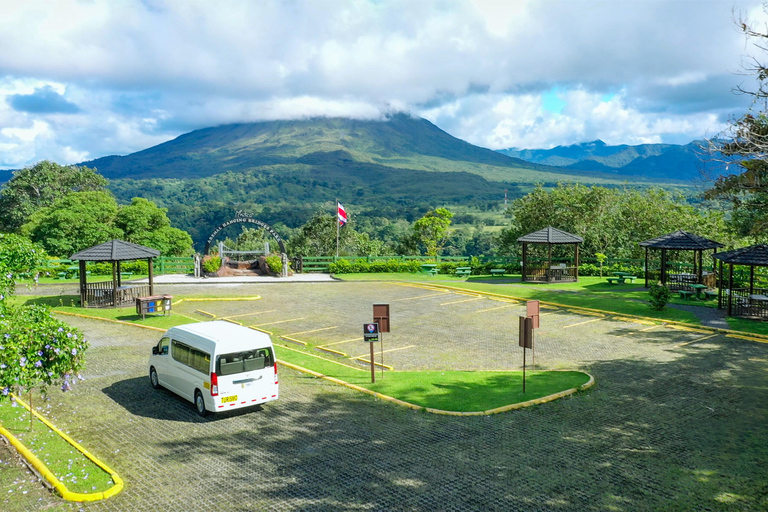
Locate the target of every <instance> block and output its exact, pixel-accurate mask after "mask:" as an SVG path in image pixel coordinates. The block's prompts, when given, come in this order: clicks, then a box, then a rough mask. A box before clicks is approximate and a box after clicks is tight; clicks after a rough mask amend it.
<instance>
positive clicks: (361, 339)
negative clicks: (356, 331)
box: [318, 338, 363, 348]
mask: <svg viewBox="0 0 768 512" xmlns="http://www.w3.org/2000/svg"><path fill="white" fill-rule="evenodd" d="M352 341H363V338H352V339H351V340H341V341H334V342H333V343H323V344H322V345H320V346H322V347H330V346H331V345H341V344H342V343H349V342H352ZM320 346H318V348H319V347H320Z"/></svg>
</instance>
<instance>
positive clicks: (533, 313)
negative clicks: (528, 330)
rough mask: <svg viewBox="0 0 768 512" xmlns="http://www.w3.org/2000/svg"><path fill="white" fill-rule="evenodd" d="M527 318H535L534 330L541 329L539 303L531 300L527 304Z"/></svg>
mask: <svg viewBox="0 0 768 512" xmlns="http://www.w3.org/2000/svg"><path fill="white" fill-rule="evenodd" d="M525 309H526V314H525V316H527V317H530V318H533V328H534V329H538V328H539V301H537V300H529V301H528V302H526V303H525Z"/></svg>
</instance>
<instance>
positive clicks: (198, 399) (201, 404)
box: [195, 390, 208, 416]
mask: <svg viewBox="0 0 768 512" xmlns="http://www.w3.org/2000/svg"><path fill="white" fill-rule="evenodd" d="M195 409H197V414H199V415H200V416H205V415H207V414H208V411H206V410H205V400H203V394H202V393H201V392H200V391H199V390H198V391H195Z"/></svg>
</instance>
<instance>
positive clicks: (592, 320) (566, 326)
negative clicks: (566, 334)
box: [539, 315, 604, 329]
mask: <svg viewBox="0 0 768 512" xmlns="http://www.w3.org/2000/svg"><path fill="white" fill-rule="evenodd" d="M539 316H541V315H539ZM600 320H604V318H592V319H590V320H584V321H583V322H577V323H575V324H570V325H564V326H563V327H562V328H563V329H567V328H569V327H576V326H577V325H584V324H590V323H592V322H599V321H600Z"/></svg>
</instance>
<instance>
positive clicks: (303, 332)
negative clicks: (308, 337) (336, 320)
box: [286, 325, 338, 336]
mask: <svg viewBox="0 0 768 512" xmlns="http://www.w3.org/2000/svg"><path fill="white" fill-rule="evenodd" d="M331 329H338V326H336V325H334V326H333V327H323V328H320V329H312V330H311V331H301V332H291V333H288V334H286V336H298V335H299V334H309V333H311V332H320V331H329V330H331Z"/></svg>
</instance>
